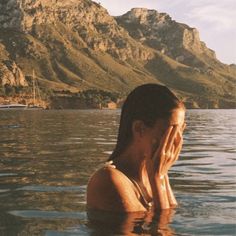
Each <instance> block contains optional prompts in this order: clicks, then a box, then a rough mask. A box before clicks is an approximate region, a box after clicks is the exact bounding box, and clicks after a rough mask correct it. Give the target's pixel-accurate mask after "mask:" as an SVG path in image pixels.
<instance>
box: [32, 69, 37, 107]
mask: <svg viewBox="0 0 236 236" xmlns="http://www.w3.org/2000/svg"><path fill="white" fill-rule="evenodd" d="M35 95H36V92H35V75H34V70H33V96H34V97H33V98H34V105H35V103H36V102H35Z"/></svg>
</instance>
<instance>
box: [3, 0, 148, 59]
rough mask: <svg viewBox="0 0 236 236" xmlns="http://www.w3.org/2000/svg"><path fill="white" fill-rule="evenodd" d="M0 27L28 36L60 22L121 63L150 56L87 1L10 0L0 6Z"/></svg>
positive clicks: (95, 6) (88, 43)
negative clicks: (44, 26)
mask: <svg viewBox="0 0 236 236" xmlns="http://www.w3.org/2000/svg"><path fill="white" fill-rule="evenodd" d="M0 9H1V10H0V15H1V17H0V27H2V28H8V29H17V30H21V31H22V32H26V33H32V32H33V31H34V28H35V26H37V25H53V26H54V27H57V23H58V22H60V23H63V24H64V25H66V26H67V27H69V28H71V29H73V31H75V32H77V33H78V34H79V35H80V36H81V38H82V39H83V40H84V42H85V43H86V44H87V46H88V47H90V48H92V49H93V50H95V51H96V50H98V51H102V52H107V53H110V54H111V55H112V56H114V57H117V58H119V59H122V60H126V59H128V58H138V59H141V60H147V59H148V58H149V57H152V54H151V52H150V51H148V50H147V49H145V48H143V47H142V46H141V45H139V46H138V47H137V45H136V44H135V43H132V40H130V38H129V35H128V34H127V32H125V30H124V29H123V28H121V27H120V26H119V25H117V22H116V21H115V19H114V18H113V17H112V16H110V15H109V14H108V12H107V10H106V9H105V8H103V7H102V6H100V5H99V4H97V3H94V2H92V1H90V0H69V1H64V0H52V1H48V0H37V1H32V0H10V1H7V2H5V3H4V2H3V3H2V4H1V5H0Z"/></svg>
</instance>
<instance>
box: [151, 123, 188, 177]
mask: <svg viewBox="0 0 236 236" xmlns="http://www.w3.org/2000/svg"><path fill="white" fill-rule="evenodd" d="M182 145H183V137H182V130H181V129H180V127H179V126H178V125H174V126H169V127H168V129H167V131H166V132H165V134H164V135H163V137H162V139H161V142H160V145H159V147H158V148H157V150H156V152H155V153H154V155H153V157H152V162H153V171H154V175H155V176H159V177H160V178H162V177H164V176H165V175H166V174H167V173H168V170H169V169H170V168H171V167H172V165H173V164H174V163H175V162H176V161H177V160H178V157H179V153H180V151H181V149H182Z"/></svg>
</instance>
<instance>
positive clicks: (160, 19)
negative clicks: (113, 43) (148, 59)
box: [116, 8, 216, 66]
mask: <svg viewBox="0 0 236 236" xmlns="http://www.w3.org/2000/svg"><path fill="white" fill-rule="evenodd" d="M116 20H117V22H118V23H119V24H120V25H121V26H122V27H124V28H125V29H126V30H128V32H129V33H130V35H131V36H132V37H133V38H135V39H136V40H138V41H139V42H142V43H143V44H145V45H147V46H149V47H152V48H154V49H157V50H159V51H161V52H162V53H163V54H165V55H167V56H169V57H171V58H173V59H174V60H176V61H178V62H181V63H185V64H188V65H193V66H194V65H195V66H199V62H200V60H201V59H200V58H199V57H204V56H206V57H208V58H211V59H212V60H216V56H215V52H214V51H212V50H211V49H208V48H207V47H206V45H205V43H203V42H201V41H200V38H199V33H198V31H197V29H195V28H191V27H189V26H187V25H185V24H180V23H177V22H175V21H174V20H172V19H171V17H170V16H169V15H168V14H166V13H159V12H157V11H155V10H148V9H145V8H134V9H132V10H131V11H129V12H127V13H126V14H124V15H122V16H119V17H116Z"/></svg>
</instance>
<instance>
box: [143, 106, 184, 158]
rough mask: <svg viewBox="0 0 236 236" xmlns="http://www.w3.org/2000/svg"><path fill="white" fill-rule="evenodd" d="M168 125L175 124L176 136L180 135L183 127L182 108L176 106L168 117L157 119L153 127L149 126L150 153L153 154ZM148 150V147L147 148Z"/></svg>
mask: <svg viewBox="0 0 236 236" xmlns="http://www.w3.org/2000/svg"><path fill="white" fill-rule="evenodd" d="M170 126H177V127H178V129H179V132H178V138H180V137H182V134H183V131H184V128H185V110H184V109H182V108H178V109H175V110H173V112H172V114H171V116H170V118H169V119H168V120H166V119H158V120H157V121H156V124H155V125H154V126H153V127H149V128H148V129H149V132H148V133H149V134H148V139H149V142H148V143H149V144H150V146H149V145H148V146H149V148H151V153H152V154H153V153H154V152H155V151H156V149H157V148H158V146H159V144H160V141H161V138H162V137H163V135H164V134H165V132H166V130H167V129H168V127H170ZM149 150H150V149H149Z"/></svg>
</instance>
